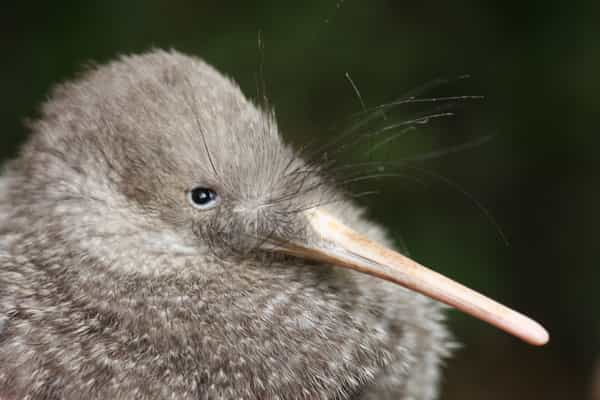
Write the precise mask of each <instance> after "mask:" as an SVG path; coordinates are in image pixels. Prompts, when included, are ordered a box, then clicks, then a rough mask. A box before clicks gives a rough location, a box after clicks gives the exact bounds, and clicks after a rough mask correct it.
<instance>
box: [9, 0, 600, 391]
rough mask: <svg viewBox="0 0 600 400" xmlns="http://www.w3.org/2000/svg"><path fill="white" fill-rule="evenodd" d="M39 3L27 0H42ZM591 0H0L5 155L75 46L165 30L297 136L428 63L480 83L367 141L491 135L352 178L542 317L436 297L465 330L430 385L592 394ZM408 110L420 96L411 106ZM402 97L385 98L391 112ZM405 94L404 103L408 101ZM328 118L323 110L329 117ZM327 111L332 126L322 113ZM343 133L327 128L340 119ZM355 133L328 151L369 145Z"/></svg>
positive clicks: (70, 69)
mask: <svg viewBox="0 0 600 400" xmlns="http://www.w3.org/2000/svg"><path fill="white" fill-rule="evenodd" d="M40 3H41V2H40ZM599 9H600V2H598V1H594V0H590V1H578V2H570V3H567V2H563V1H551V0H550V1H544V2H541V1H540V2H533V1H531V2H506V1H497V2H481V1H466V0H465V1H453V2H438V3H433V2H401V1H366V0H364V1H360V0H346V1H345V2H338V3H336V2H335V1H316V0H314V1H305V2H289V1H281V0H279V1H261V2H249V1H240V2H216V1H212V2H200V1H197V2H193V1H170V2H167V1H165V2H159V1H148V0H146V1H141V0H140V1H116V0H113V1H103V2H94V3H91V2H89V3H84V2H72V3H68V2H47V3H46V4H33V3H28V2H21V3H20V4H19V5H9V4H3V7H2V11H1V12H0V27H1V28H0V29H2V34H1V35H0V50H1V54H2V63H1V65H0V79H1V83H2V84H1V88H2V91H1V95H0V111H1V113H2V114H1V117H0V121H1V124H2V125H1V126H2V135H1V137H0V159H5V158H7V157H11V156H14V155H15V154H16V152H17V149H18V146H19V144H20V143H22V142H23V140H24V139H25V138H26V136H27V131H26V129H25V128H24V125H23V124H22V121H23V120H24V118H26V117H34V116H35V113H36V109H37V107H38V105H39V103H40V102H41V101H43V100H44V99H45V98H46V96H47V93H48V91H49V89H50V88H51V86H52V85H53V84H55V83H57V82H60V81H62V80H65V79H68V78H70V77H72V76H73V75H74V74H76V73H77V71H80V70H81V65H82V64H83V63H85V62H88V61H90V60H94V61H97V62H103V61H106V60H109V59H111V58H114V57H115V56H116V55H117V54H120V53H130V52H140V51H144V50H147V49H149V48H151V47H152V46H157V47H174V48H176V49H179V50H181V51H185V52H188V53H191V54H196V55H199V56H201V57H203V58H205V59H206V60H207V61H208V62H210V63H212V64H214V65H216V66H217V67H218V68H219V69H221V70H222V71H224V72H226V73H227V74H229V75H230V76H232V77H234V78H235V79H236V80H238V82H239V83H240V85H241V86H242V88H243V89H244V91H245V92H246V93H247V94H248V95H249V96H251V97H255V96H256V93H257V91H256V79H257V75H258V73H257V72H258V71H259V69H260V68H259V65H260V58H261V55H260V54H261V52H260V51H259V49H258V44H257V37H258V32H259V31H261V32H262V38H263V42H264V52H263V54H264V77H265V81H266V86H267V91H268V95H269V97H270V99H271V102H272V103H273V104H274V105H275V107H276V110H277V114H278V119H279V123H280V128H281V130H282V131H283V133H284V135H286V136H287V137H288V138H289V140H291V141H292V142H294V143H296V144H301V143H305V142H308V141H309V140H310V139H311V138H314V137H317V138H319V140H322V141H323V140H327V138H330V137H333V136H335V134H336V129H335V127H336V126H339V125H340V123H342V125H343V122H344V121H345V119H346V118H347V117H348V116H349V115H351V114H352V113H355V112H357V111H359V110H360V107H361V106H360V102H359V101H358V99H357V97H356V96H355V95H354V92H353V90H352V87H351V86H350V84H349V83H348V81H347V80H346V78H345V73H346V72H348V73H350V75H351V76H352V78H353V80H354V82H355V83H356V85H357V86H358V88H359V89H360V92H361V94H362V97H363V100H364V102H365V103H366V104H367V106H374V105H377V104H380V103H385V102H389V101H392V100H394V99H396V98H398V97H400V96H402V95H403V94H404V93H406V92H407V91H408V90H409V89H411V88H414V87H416V86H419V85H421V84H424V83H427V82H430V81H432V80H433V79H435V78H439V77H449V78H452V77H456V76H459V75H461V74H464V73H469V74H471V76H472V77H471V78H470V79H468V80H462V81H458V82H451V83H449V84H447V85H438V87H434V88H433V89H432V90H431V91H430V92H426V93H423V95H460V94H476V95H483V96H485V99H484V100H480V101H465V102H459V103H462V104H459V105H458V107H457V110H456V112H457V114H458V115H457V116H456V117H454V118H448V119H445V120H438V121H432V123H431V124H429V125H426V126H423V127H421V128H420V129H419V130H418V131H417V132H412V133H410V134H408V135H406V136H405V137H402V138H399V139H398V140H397V141H395V142H393V143H392V144H391V145H389V146H385V150H384V151H378V152H377V153H376V154H374V155H372V156H371V158H372V159H375V160H395V159H399V158H403V157H408V156H418V155H420V154H423V153H427V152H429V151H432V150H435V149H443V148H448V147H452V146H454V145H456V144H460V143H465V142H467V143H472V142H475V143H476V142H477V141H478V140H479V139H481V138H485V137H488V136H490V135H493V139H492V140H490V141H487V142H486V143H485V144H483V145H481V146H477V147H474V148H471V149H468V150H465V151H462V152H459V153H453V154H449V155H447V156H445V157H441V158H438V159H434V160H430V161H426V162H423V163H421V164H418V166H419V167H420V168H421V167H422V168H426V169H427V170H431V171H435V172H436V173H439V174H442V175H443V176H445V177H447V178H449V179H451V180H452V181H454V182H456V183H457V184H458V185H460V186H461V187H462V188H464V190H465V191H467V192H468V193H469V195H470V196H472V197H474V198H475V199H477V200H478V201H480V202H481V203H483V204H484V205H485V206H486V208H487V209H488V210H489V212H490V213H491V214H492V215H493V216H494V217H495V219H496V220H497V221H498V224H499V226H500V227H501V229H502V230H503V231H504V233H505V234H506V236H507V237H508V240H509V242H510V245H509V246H507V245H506V244H505V242H504V241H503V239H502V238H501V235H500V233H499V230H498V229H497V228H496V227H495V226H494V224H493V223H491V222H490V221H489V219H487V218H486V217H485V216H484V215H483V214H482V213H481V212H480V211H479V210H478V209H477V207H475V206H474V205H473V204H472V202H471V201H470V200H469V199H468V198H467V196H464V195H462V194H461V193H460V191H458V190H455V189H453V188H451V187H450V186H448V185H446V184H444V183H441V182H440V181H439V180H436V179H429V178H427V177H426V176H423V175H422V174H421V175H419V174H416V175H419V179H420V180H422V181H423V183H424V185H421V184H420V183H411V182H410V180H405V179H401V178H399V179H385V180H375V181H372V182H365V183H364V185H361V186H359V187H358V189H357V190H364V189H366V190H369V189H372V188H376V189H377V190H379V191H380V194H379V195H377V196H371V197H369V198H364V199H362V200H361V201H362V202H363V203H364V204H365V205H367V206H368V207H369V208H370V210H371V212H372V216H373V218H375V219H377V220H378V221H381V222H382V223H383V224H385V225H386V226H387V227H389V229H390V230H391V232H392V233H393V234H394V237H395V238H396V239H397V240H401V238H403V239H404V242H406V245H407V247H408V249H409V250H410V252H411V254H412V256H413V257H415V258H416V259H417V260H419V261H421V262H423V263H424V264H426V265H430V266H433V267H435V268H436V269H437V270H439V271H441V272H443V273H445V274H448V275H450V276H451V277H453V278H456V279H458V280H460V281H462V282H464V283H466V284H468V285H469V286H472V287H474V288H477V289H479V290H481V291H483V292H484V293H487V294H489V295H492V297H495V298H498V299H501V300H502V301H503V302H505V303H507V304H508V305H510V306H514V307H515V308H517V309H519V310H521V311H523V312H524V313H526V314H529V315H532V316H534V317H535V318H537V319H539V320H540V321H541V322H542V323H543V324H544V325H545V326H546V327H547V328H548V329H549V331H550V332H551V335H552V341H551V343H550V344H549V345H548V346H547V347H544V348H539V349H538V348H533V347H530V346H527V345H525V344H523V343H521V342H520V341H518V340H516V339H513V338H511V337H509V336H507V335H506V334H504V333H502V332H499V331H497V330H496V329H493V328H490V327H489V326H487V325H484V324H482V323H480V322H478V321H475V320H473V319H472V318H468V317H464V316H462V315H458V314H457V313H456V312H452V313H451V323H452V326H453V329H454V331H455V332H456V334H457V336H458V337H459V338H460V340H461V341H462V342H463V343H464V344H465V346H464V348H463V349H462V350H461V351H459V352H458V353H457V354H456V357H455V358H454V359H452V360H451V361H449V362H448V364H447V368H446V374H445V381H444V394H443V396H442V399H447V400H450V399H461V400H468V399H487V400H494V399H582V398H591V394H590V392H591V386H592V380H593V378H592V375H593V366H594V363H595V356H596V355H597V349H598V338H599V335H598V333H599V332H598V331H599V328H600V326H599V324H598V318H597V317H596V305H597V304H598V300H599V298H600V295H599V294H598V292H599V291H600V288H599V287H598V282H599V279H598V278H599V275H600V273H599V272H598V270H597V268H596V266H597V264H598V263H597V261H596V260H597V250H598V248H599V246H598V244H597V243H596V240H597V236H598V235H597V231H598V226H599V225H600V224H599V222H600V212H599V211H598V210H599V207H598V205H599V201H600V190H599V187H598V186H599V185H598V184H597V182H598V175H599V172H600V170H599V169H598V164H599V163H598V155H597V151H598V145H600V132H599V129H598V124H599V119H598V116H599V114H600V113H599V110H600V100H599V96H598V95H599V94H600V12H599V11H600V10H599ZM420 110H421V111H432V110H434V107H433V106H423V107H421V108H420ZM415 112H416V111H414V109H411V108H406V109H402V108H399V109H397V110H396V111H395V114H394V117H393V118H395V119H394V121H397V120H398V119H399V118H402V115H403V113H406V118H409V117H410V116H411V115H413V114H414V113H415ZM411 113H413V114H411ZM336 124H337V125H336ZM332 127H333V129H332ZM338 132H339V131H338ZM367 148H368V147H366V146H362V147H360V146H354V147H353V150H352V151H350V152H346V154H345V155H344V156H343V157H348V158H349V159H351V160H352V161H361V160H362V161H364V160H367V159H369V158H370V156H367V155H366V154H365V150H366V149H367Z"/></svg>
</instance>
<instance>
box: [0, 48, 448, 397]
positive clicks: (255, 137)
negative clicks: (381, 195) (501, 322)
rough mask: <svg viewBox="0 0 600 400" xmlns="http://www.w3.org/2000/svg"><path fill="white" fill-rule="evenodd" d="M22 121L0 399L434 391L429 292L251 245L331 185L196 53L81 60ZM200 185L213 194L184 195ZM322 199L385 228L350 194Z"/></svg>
mask: <svg viewBox="0 0 600 400" xmlns="http://www.w3.org/2000/svg"><path fill="white" fill-rule="evenodd" d="M32 130H33V134H32V136H31V138H30V140H29V141H28V142H27V143H26V145H25V146H24V148H23V150H22V152H21V155H20V156H19V157H18V158H17V159H16V160H14V161H13V162H11V163H9V164H8V165H7V166H6V167H5V169H4V172H3V174H2V177H1V178H0V398H1V399H3V400H6V399H8V400H21V399H31V400H39V399H47V400H54V399H56V400H58V399H65V400H75V399H87V400H93V399H340V400H341V399H415V400H427V399H434V398H435V397H436V396H437V391H438V383H439V369H440V361H441V359H443V358H444V357H446V356H447V355H448V352H449V349H450V347H451V346H450V340H449V335H448V333H447V330H446V328H445V327H444V323H443V308H442V307H441V306H440V305H439V304H438V303H436V302H434V301H432V300H429V299H427V298H425V297H423V296H421V295H419V294H415V293H412V292H410V291H408V290H406V289H403V288H401V287H398V286H396V285H392V284H390V283H387V282H384V281H381V280H377V279H375V278H372V277H369V276H366V275H361V274H359V273H355V272H352V271H348V270H342V269H339V268H336V267H331V266H327V265H320V264H318V263H314V262H309V261H304V260H301V259H298V258H292V257H287V256H275V255H270V254H267V253H266V252H264V251H261V250H257V249H256V243H257V238H263V237H265V236H267V235H269V234H275V235H277V236H278V237H283V238H285V237H293V236H297V235H300V236H301V235H303V234H305V230H304V227H303V224H302V221H300V220H297V215H298V213H297V212H294V210H297V209H301V208H302V207H303V206H306V205H308V206H310V205H312V204H315V201H316V200H317V199H322V198H324V197H331V196H332V193H333V194H334V195H338V193H337V192H335V189H332V188H330V187H328V186H326V185H319V184H315V185H313V186H312V187H313V188H318V189H314V190H308V191H303V190H302V186H301V185H305V184H306V180H303V181H302V182H301V181H300V180H298V179H296V178H294V174H290V173H289V172H290V170H293V171H300V170H301V169H302V168H303V165H304V162H303V161H302V159H301V158H299V157H296V154H295V153H294V151H293V150H292V149H291V148H289V147H288V146H287V145H285V144H284V142H283V141H282V139H281V138H280V135H279V132H278V130H277V126H276V123H275V120H274V117H273V115H272V114H271V113H270V112H268V111H264V110H260V109H259V108H258V107H256V106H254V105H253V104H252V103H251V102H249V101H248V100H246V99H245V97H244V96H243V95H242V93H241V92H240V90H239V89H238V87H237V86H236V85H235V84H234V83H233V82H232V81H230V80H229V79H227V78H225V77H223V76H222V75H221V74H219V73H218V72H217V71H215V70H214V69H213V68H212V67H210V66H208V65H207V64H205V63H204V62H203V61H201V60H199V59H197V58H193V57H188V56H184V55H182V54H179V53H177V52H175V51H171V52H164V51H152V52H149V53H146V54H143V55H139V56H131V57H122V58H121V59H119V60H118V61H115V62H113V63H110V64H107V65H105V66H101V67H98V68H94V69H93V70H91V71H89V72H87V73H86V74H84V75H83V76H82V77H80V78H79V79H78V80H76V81H74V82H72V83H67V84H65V85H63V86H60V87H58V88H57V89H56V90H55V91H54V93H53V95H52V97H51V99H50V100H49V101H48V102H47V103H46V104H45V105H44V107H43V110H42V115H41V118H40V119H39V120H38V121H37V122H35V123H34V124H32ZM307 179H308V180H309V181H312V182H319V180H320V179H321V178H320V177H319V176H318V174H311V176H310V177H308V178H307ZM197 185H207V186H210V187H213V188H215V189H216V190H217V191H218V193H219V194H220V203H219V205H218V206H217V207H216V208H215V209H213V210H197V209H194V208H193V207H191V206H190V204H189V203H188V201H187V196H186V193H187V191H189V190H190V189H192V188H193V187H195V186H197ZM273 199H279V201H274V200H273ZM325 207H327V206H325ZM328 211H329V212H330V213H332V214H334V215H336V216H337V217H339V218H340V219H341V220H342V221H344V223H345V224H347V225H348V226H351V227H352V228H354V229H356V230H357V231H359V232H361V233H363V234H365V235H367V236H369V237H370V238H373V239H376V240H378V241H380V242H383V243H387V244H389V241H388V240H387V239H386V236H385V234H384V232H383V230H382V229H381V228H379V227H378V226H376V225H374V224H373V223H371V222H369V221H368V220H366V219H365V218H364V216H363V213H362V211H361V210H360V209H358V208H357V207H356V206H355V205H353V204H351V203H350V202H348V201H341V202H337V203H335V205H331V206H329V207H328Z"/></svg>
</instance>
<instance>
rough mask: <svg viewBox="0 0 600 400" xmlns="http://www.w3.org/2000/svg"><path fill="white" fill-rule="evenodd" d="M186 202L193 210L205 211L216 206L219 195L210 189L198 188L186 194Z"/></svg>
mask: <svg viewBox="0 0 600 400" xmlns="http://www.w3.org/2000/svg"><path fill="white" fill-rule="evenodd" d="M188 200H189V202H190V204H191V205H192V206H194V207H195V208H198V209H201V210H207V209H209V208H212V207H214V206H216V205H217V203H218V202H219V195H218V194H217V192H215V191H214V190H212V189H209V188H205V187H202V186H199V187H197V188H194V189H192V190H190V191H189V192H188Z"/></svg>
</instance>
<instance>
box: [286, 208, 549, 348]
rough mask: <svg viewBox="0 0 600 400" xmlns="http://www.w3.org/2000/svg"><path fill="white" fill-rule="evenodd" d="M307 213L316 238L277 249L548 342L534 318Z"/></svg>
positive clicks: (325, 218)
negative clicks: (381, 281)
mask: <svg viewBox="0 0 600 400" xmlns="http://www.w3.org/2000/svg"><path fill="white" fill-rule="evenodd" d="M307 217H308V219H309V221H310V224H311V225H312V228H313V229H314V231H315V232H316V234H317V236H318V239H317V240H314V241H312V242H314V243H309V244H300V243H290V244H286V245H285V246H283V247H282V248H280V250H281V251H284V252H286V253H289V254H293V255H296V256H299V257H304V258H307V259H312V260H316V261H322V262H327V263H330V264H334V265H336V266H340V267H344V268H349V269H353V270H356V271H359V272H363V273H365V274H369V275H373V276H376V277H378V278H381V279H385V280H388V281H391V282H394V283H397V284H399V285H402V286H404V287H407V288H409V289H412V290H414V291H417V292H419V293H422V294H424V295H426V296H429V297H431V298H433V299H436V300H439V301H441V302H443V303H446V304H448V305H450V306H452V307H455V308H457V309H459V310H461V311H463V312H465V313H467V314H470V315H472V316H474V317H476V318H479V319H481V320H483V321H485V322H488V323H489V324H491V325H494V326H496V327H498V328H500V329H502V330H504V331H506V332H508V333H510V334H512V335H514V336H516V337H518V338H521V339H522V340H524V341H526V342H528V343H530V344H532V345H536V346H541V345H544V344H546V343H547V342H548V339H549V337H548V332H547V331H546V330H545V329H544V328H543V327H542V326H541V325H540V324H538V323H537V322H535V321H533V320H531V319H529V318H527V317H526V316H524V315H522V314H520V313H518V312H516V311H514V310H511V309H509V308H507V307H505V306H503V305H502V304H499V303H497V302H495V301H493V300H491V299H489V298H487V297H485V296H483V295H481V294H479V293H477V292H475V291H473V290H471V289H469V288H467V287H465V286H463V285H461V284H459V283H457V282H455V281H453V280H451V279H449V278H446V277H445V276H443V275H441V274H438V273H437V272H434V271H432V270H430V269H427V268H425V267H423V266H422V265H420V264H418V263H416V262H415V261H413V260H411V259H410V258H407V257H405V256H403V255H402V254H399V253H397V252H395V251H392V250H390V249H388V248H386V247H384V246H382V245H379V244H377V243H375V242H373V241H372V240H370V239H368V238H366V237H364V236H362V235H360V234H358V233H357V232H355V231H353V230H352V229H350V228H348V227H347V226H345V225H343V224H342V223H340V222H339V221H338V220H336V219H335V218H333V217H332V216H330V215H329V214H327V213H325V212H323V211H320V210H311V211H310V212H308V213H307Z"/></svg>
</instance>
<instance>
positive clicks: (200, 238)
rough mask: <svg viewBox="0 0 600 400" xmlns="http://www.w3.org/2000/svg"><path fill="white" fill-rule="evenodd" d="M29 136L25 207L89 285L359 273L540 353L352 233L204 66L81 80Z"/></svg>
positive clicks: (541, 337)
mask: <svg viewBox="0 0 600 400" xmlns="http://www.w3.org/2000/svg"><path fill="white" fill-rule="evenodd" d="M34 130H35V131H36V135H35V137H34V138H33V139H32V140H31V141H30V142H29V143H28V145H27V146H26V148H25V151H24V153H23V155H22V157H21V158H20V161H19V162H20V165H21V167H22V169H23V171H24V174H23V177H24V179H23V182H22V185H21V189H20V191H19V193H18V195H19V196H21V197H22V198H21V199H20V200H19V204H21V205H20V208H21V210H22V213H23V214H24V215H25V214H26V215H28V218H29V219H30V220H31V219H32V218H31V216H32V215H34V216H36V217H35V218H33V219H34V222H32V223H31V224H30V230H31V232H32V233H31V236H32V237H33V236H35V235H34V232H44V236H43V237H44V239H43V240H45V241H46V242H47V243H45V246H46V247H47V248H48V250H47V255H48V257H53V256H56V257H59V258H60V257H66V256H72V257H76V258H77V259H78V260H79V261H80V263H79V264H78V266H77V267H76V268H77V269H78V271H77V272H76V273H77V274H82V275H83V276H84V279H91V278H89V277H90V276H92V274H93V273H96V272H98V269H103V270H106V271H110V273H111V274H113V275H117V276H135V277H144V276H148V277H152V278H153V279H156V278H158V279H165V280H168V279H171V277H173V276H184V277H185V276H189V277H193V276H207V274H208V272H207V269H208V268H212V267H209V266H208V265H211V263H213V264H214V263H219V265H228V263H229V264H230V265H236V266H238V267H239V265H242V264H243V260H255V261H256V260H260V262H254V264H253V265H255V264H256V265H262V268H264V269H268V268H269V261H272V262H278V263H279V262H280V260H281V259H286V260H297V261H296V262H295V263H294V262H290V267H289V268H290V269H303V271H307V272H306V273H309V272H308V271H309V270H310V271H311V272H310V273H314V271H313V270H314V269H315V268H319V266H320V265H333V266H336V267H340V268H345V269H353V270H357V271H360V272H363V273H366V274H370V275H373V276H376V277H378V278H382V279H385V280H388V281H392V282H395V283H397V284H399V285H402V286H405V287H407V288H409V289H412V290H415V291H418V292H420V293H423V294H425V295H427V296H430V297H432V298H435V299H438V300H441V301H443V302H445V303H447V304H450V305H452V306H455V307H457V308H459V309H461V310H463V311H465V312H467V313H470V314H472V315H474V316H476V317H478V318H480V319H483V320H485V321H487V322H490V323H492V324H494V325H496V326H498V327H500V328H502V329H504V330H506V331H508V332H510V333H512V334H514V335H516V336H519V337H521V338H523V339H524V340H526V341H528V342H531V343H534V344H542V343H544V342H546V341H547V334H546V332H545V331H544V330H543V328H541V327H540V326H539V325H537V324H536V323H535V322H533V321H531V320H529V319H527V318H526V317H524V316H522V315H520V314H518V313H516V312H514V311H512V310H509V309H508V308H506V307H503V306H501V305H499V304H497V303H495V302H493V301H491V300H489V299H487V298H485V297H484V296H481V295H479V294H477V293H475V292H473V291H471V290H469V289H467V288H465V287H463V286H461V285H459V284H457V283H455V282H453V281H451V280H449V279H447V278H445V277H443V276H441V275H439V274H437V273H435V272H432V271H430V270H428V269H426V268H424V267H422V266H420V265H418V264H417V263H416V262H414V261H412V260H410V259H408V258H406V257H404V256H403V255H401V254H399V253H396V252H394V251H393V250H390V249H389V248H387V247H385V246H383V245H382V244H380V243H376V242H375V241H374V240H372V239H373V238H372V237H368V236H369V235H368V233H367V232H357V230H359V228H357V226H358V225H357V226H353V229H351V228H350V227H349V225H352V223H351V221H346V220H344V211H343V210H344V209H345V208H348V207H350V206H348V205H347V202H346V201H345V200H344V199H343V196H341V195H340V193H339V192H338V191H337V190H335V189H333V188H332V187H331V185H330V182H329V181H328V180H327V178H326V177H323V176H322V175H321V173H320V171H319V169H318V167H315V166H314V165H310V164H308V163H306V162H305V161H303V160H302V158H301V157H299V156H298V154H297V153H296V152H294V151H293V150H292V149H291V148H290V147H288V146H287V145H286V144H285V143H284V142H282V139H281V137H280V135H279V132H278V130H277V126H276V123H275V120H274V116H273V114H272V113H270V112H269V111H266V110H261V109H259V108H258V107H256V106H255V105H253V104H252V103H251V102H249V101H248V100H247V99H246V98H245V97H244V96H243V95H242V93H241V91H240V90H239V89H238V87H237V86H236V85H235V84H234V83H233V82H232V81H230V80H229V79H227V78H225V77H223V76H222V75H221V74H219V73H218V72H217V71H216V70H214V69H213V68H212V67H210V66H208V65H207V64H205V63H204V62H202V61H200V60H198V59H195V58H190V57H186V56H182V55H180V54H178V53H175V52H171V53H167V52H162V51H156V52H152V53H149V54H146V55H142V56H133V57H124V58H122V59H121V60H119V61H117V62H114V63H112V64H108V65H107V66H104V67H101V68H98V69H95V70H93V71H91V72H88V73H86V74H85V75H84V76H83V77H82V78H81V79H79V80H78V81H76V82H75V83H70V84H66V85H64V86H61V87H59V88H58V89H57V90H56V91H55V93H54V96H53V98H52V99H51V100H50V101H49V102H48V103H47V104H46V105H45V106H44V108H43V111H42V118H41V119H40V121H39V122H37V123H35V124H34ZM40 240H41V239H40ZM38 242H39V240H38ZM55 242H60V243H68V244H69V246H66V248H67V249H68V250H65V251H66V252H67V253H69V254H65V253H61V252H59V251H58V250H56V249H54V248H53V246H52V244H51V243H55ZM37 245H39V243H37ZM53 249H54V250H53ZM175 260H179V261H181V262H175ZM194 260H204V261H202V262H196V261H194ZM303 260H304V261H303ZM86 263H87V264H86ZM81 265H90V266H91V267H89V268H90V271H84V272H81V269H82V268H84V267H82V266H81ZM94 268H95V271H94V270H93V269H94ZM253 268H255V267H253ZM233 271H234V269H232V272H231V274H232V275H233V274H235V273H236V272H233ZM70 273H75V272H73V271H70Z"/></svg>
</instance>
